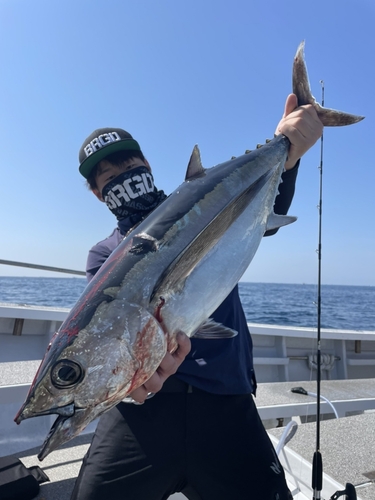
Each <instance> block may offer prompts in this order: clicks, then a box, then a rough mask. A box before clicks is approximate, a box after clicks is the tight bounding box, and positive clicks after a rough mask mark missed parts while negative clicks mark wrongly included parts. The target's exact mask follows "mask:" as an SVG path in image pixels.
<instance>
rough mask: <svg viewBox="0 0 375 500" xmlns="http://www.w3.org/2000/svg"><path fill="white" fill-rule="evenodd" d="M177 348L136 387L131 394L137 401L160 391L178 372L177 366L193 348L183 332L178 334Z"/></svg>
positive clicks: (141, 400) (142, 400)
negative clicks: (170, 377) (171, 376)
mask: <svg viewBox="0 0 375 500" xmlns="http://www.w3.org/2000/svg"><path fill="white" fill-rule="evenodd" d="M177 344H178V347H177V349H176V350H175V351H174V352H173V353H172V354H171V353H169V352H167V354H166V355H165V356H164V358H163V359H162V362H161V363H160V365H159V368H158V369H157V370H156V372H155V373H154V374H153V375H152V377H151V378H149V379H148V380H147V382H145V383H144V384H143V385H141V386H140V387H138V388H137V389H135V390H134V391H133V392H132V393H130V394H129V396H130V397H131V398H133V399H134V400H135V401H137V403H143V402H144V401H145V399H146V398H147V394H148V393H149V392H152V393H155V392H158V391H160V389H161V388H162V387H163V384H164V382H165V381H166V380H167V378H168V377H169V376H170V375H173V374H174V373H176V371H177V368H178V367H179V366H180V365H181V363H182V362H183V361H184V359H185V357H186V356H187V355H188V354H189V352H190V348H191V342H190V338H189V337H188V336H187V335H185V334H184V333H182V332H179V333H178V334H177Z"/></svg>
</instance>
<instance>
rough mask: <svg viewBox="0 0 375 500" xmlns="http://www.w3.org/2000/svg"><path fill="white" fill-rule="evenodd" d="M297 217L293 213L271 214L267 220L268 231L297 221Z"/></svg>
mask: <svg viewBox="0 0 375 500" xmlns="http://www.w3.org/2000/svg"><path fill="white" fill-rule="evenodd" d="M296 220H297V217H293V216H291V215H277V214H275V213H273V214H270V216H269V217H268V220H267V227H266V231H272V230H274V229H279V227H283V226H287V225H288V224H291V223H292V222H295V221H296Z"/></svg>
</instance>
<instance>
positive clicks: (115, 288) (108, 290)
mask: <svg viewBox="0 0 375 500" xmlns="http://www.w3.org/2000/svg"><path fill="white" fill-rule="evenodd" d="M119 290H120V287H119V286H110V287H108V288H106V289H105V290H103V293H104V295H108V296H109V297H112V299H114V298H116V296H117V294H118V291H119Z"/></svg>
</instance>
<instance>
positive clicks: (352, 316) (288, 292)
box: [0, 277, 375, 331]
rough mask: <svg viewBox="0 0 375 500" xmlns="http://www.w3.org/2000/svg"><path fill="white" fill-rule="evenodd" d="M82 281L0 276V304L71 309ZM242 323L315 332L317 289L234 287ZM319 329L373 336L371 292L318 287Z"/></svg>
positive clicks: (374, 312) (259, 285) (374, 309)
mask: <svg viewBox="0 0 375 500" xmlns="http://www.w3.org/2000/svg"><path fill="white" fill-rule="evenodd" d="M86 283H87V282H86V279H85V278H29V277H27V278H22V277H0V302H7V303H12V304H28V305H42V306H54V307H69V308H70V307H72V306H73V305H74V304H75V302H76V301H77V299H78V298H79V296H80V295H81V293H82V292H83V290H84V288H85V286H86ZM239 290H240V297H241V301H242V304H243V307H244V310H245V314H246V318H247V321H249V322H251V323H263V324H272V325H291V326H305V327H313V328H314V327H317V321H318V317H317V305H316V304H317V301H318V289H317V286H316V285H304V284H296V285H294V284H281V283H244V282H241V283H240V284H239ZM321 327H322V328H337V329H346V330H373V331H375V287H373V286H339V285H322V287H321Z"/></svg>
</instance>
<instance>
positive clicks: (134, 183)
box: [102, 167, 166, 224]
mask: <svg viewBox="0 0 375 500" xmlns="http://www.w3.org/2000/svg"><path fill="white" fill-rule="evenodd" d="M102 196H103V198H104V201H105V203H106V205H107V207H108V208H109V209H110V211H111V212H112V213H113V214H114V215H115V216H116V217H117V219H118V220H122V219H125V218H130V219H131V222H132V223H133V224H135V223H137V222H139V221H140V220H142V219H143V218H144V217H145V216H146V215H147V214H148V213H149V212H151V210H153V209H154V208H156V207H157V206H158V205H159V203H161V202H162V201H163V200H164V199H165V198H166V195H165V194H164V192H163V191H158V190H157V189H156V187H155V185H154V178H153V176H152V174H151V173H150V171H149V170H148V168H147V167H136V168H133V169H132V170H129V171H127V172H123V173H122V174H120V175H118V176H117V177H116V178H115V179H112V180H111V181H110V182H108V184H106V185H105V186H104V188H103V190H102Z"/></svg>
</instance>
